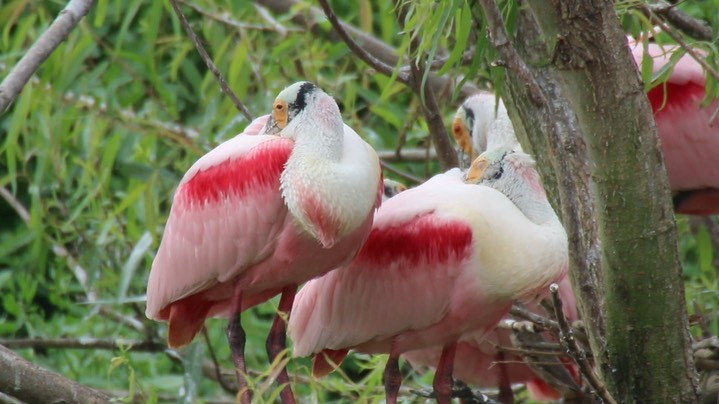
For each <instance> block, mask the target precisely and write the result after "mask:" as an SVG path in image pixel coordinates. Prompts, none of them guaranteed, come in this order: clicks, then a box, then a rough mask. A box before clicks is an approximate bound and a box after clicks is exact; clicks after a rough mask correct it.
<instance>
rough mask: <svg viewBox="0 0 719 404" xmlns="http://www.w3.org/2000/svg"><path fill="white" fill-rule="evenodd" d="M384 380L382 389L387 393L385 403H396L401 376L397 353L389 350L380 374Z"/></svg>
mask: <svg viewBox="0 0 719 404" xmlns="http://www.w3.org/2000/svg"><path fill="white" fill-rule="evenodd" d="M382 381H383V382H384V391H385V394H386V395H387V400H386V402H387V404H397V395H398V394H399V386H400V384H401V383H402V377H401V376H400V374H399V354H398V353H396V352H394V349H391V350H390V353H389V358H388V359H387V365H385V367H384V374H383V375H382Z"/></svg>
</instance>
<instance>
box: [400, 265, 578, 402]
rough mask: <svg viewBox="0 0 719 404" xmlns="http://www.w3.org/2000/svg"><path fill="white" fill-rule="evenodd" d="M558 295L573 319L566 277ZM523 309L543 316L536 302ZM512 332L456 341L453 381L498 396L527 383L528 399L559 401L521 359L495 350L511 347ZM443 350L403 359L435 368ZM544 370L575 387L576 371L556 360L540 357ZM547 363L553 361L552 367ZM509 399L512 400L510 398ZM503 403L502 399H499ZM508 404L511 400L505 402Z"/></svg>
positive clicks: (427, 350)
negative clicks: (492, 391)
mask: <svg viewBox="0 0 719 404" xmlns="http://www.w3.org/2000/svg"><path fill="white" fill-rule="evenodd" d="M558 284H559V293H560V296H561V298H562V302H563V306H562V308H563V310H564V314H565V316H567V318H568V319H569V320H570V321H574V320H576V319H577V318H578V317H577V309H576V303H575V300H574V293H573V292H572V287H571V284H570V283H569V278H568V276H566V275H565V276H564V277H562V279H561V280H560V281H559V282H558ZM525 306H526V308H527V309H528V310H530V311H531V312H534V313H536V314H539V315H544V314H545V313H544V311H543V310H542V309H541V308H540V307H539V305H538V304H537V301H536V300H535V299H531V300H530V301H528V302H526V304H525ZM512 332H513V331H510V330H506V329H495V330H493V331H492V332H491V333H489V334H487V335H483V334H482V333H469V334H465V335H463V336H462V337H461V339H460V340H459V342H457V353H456V358H455V360H454V368H453V370H452V374H453V376H454V377H455V378H457V379H459V380H461V381H463V382H465V383H467V384H470V385H473V386H476V387H479V388H499V389H500V396H501V393H502V392H503V391H509V392H510V394H511V386H512V385H514V384H526V385H527V389H528V390H529V393H530V396H531V397H532V398H533V399H535V400H539V401H553V400H559V399H560V398H561V397H562V394H561V393H560V392H559V391H557V390H556V389H554V388H552V387H551V386H550V385H549V384H547V383H546V382H545V381H544V380H543V379H542V378H540V377H539V376H538V375H537V374H535V372H534V370H533V369H532V368H530V367H529V366H528V365H527V364H525V363H524V361H523V358H522V357H521V356H519V355H516V354H513V353H506V352H501V351H500V350H499V349H498V347H510V348H511V347H513V345H514V344H513V343H512ZM441 353H442V347H439V346H437V347H431V348H424V349H418V350H414V351H410V352H407V353H405V354H404V357H405V359H407V361H409V363H410V364H412V367H415V368H423V367H429V368H434V367H435V366H436V365H437V363H438V362H439V358H440V356H441ZM542 362H543V364H544V365H548V366H544V369H547V371H549V372H552V374H551V375H550V376H551V377H552V378H554V379H558V380H559V381H561V385H562V386H557V387H562V388H564V389H567V390H571V388H573V387H577V386H576V380H575V378H576V370H575V369H573V368H569V369H568V368H567V367H566V365H565V364H563V363H562V362H561V361H559V359H556V358H551V357H543V358H542ZM548 362H555V363H554V365H555V366H551V364H550V363H548ZM510 398H511V397H510ZM500 401H502V402H505V401H504V400H500ZM507 401H509V402H511V401H512V400H511V399H510V400H507Z"/></svg>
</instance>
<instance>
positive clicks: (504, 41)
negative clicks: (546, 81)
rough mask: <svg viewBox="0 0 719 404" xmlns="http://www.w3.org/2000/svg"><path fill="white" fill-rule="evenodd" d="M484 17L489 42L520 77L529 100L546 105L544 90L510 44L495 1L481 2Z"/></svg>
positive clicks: (485, 0) (539, 105) (538, 104)
mask: <svg viewBox="0 0 719 404" xmlns="http://www.w3.org/2000/svg"><path fill="white" fill-rule="evenodd" d="M479 3H480V5H481V6H482V9H484V15H485V17H486V18H487V27H488V28H489V31H490V35H489V38H490V39H489V40H490V41H491V42H492V45H493V46H494V47H495V48H496V49H497V52H499V54H500V55H501V56H502V59H503V61H504V63H505V64H506V65H507V67H509V69H510V70H511V71H512V73H514V74H516V75H517V76H519V77H520V78H521V79H522V81H523V82H524V85H525V86H526V87H527V90H528V92H529V98H530V99H531V100H532V102H533V103H534V104H535V105H536V106H538V107H541V106H543V105H545V104H546V101H545V99H544V95H543V92H542V89H541V88H540V87H539V84H538V83H537V81H536V80H535V79H534V77H533V76H532V73H530V71H529V69H528V68H527V65H526V64H525V63H524V61H523V60H522V58H520V57H519V54H518V53H517V50H516V49H515V48H514V47H513V46H512V43H511V42H509V37H508V35H507V30H506V29H505V28H504V19H503V18H502V14H501V13H500V11H499V7H497V3H496V2H495V0H479Z"/></svg>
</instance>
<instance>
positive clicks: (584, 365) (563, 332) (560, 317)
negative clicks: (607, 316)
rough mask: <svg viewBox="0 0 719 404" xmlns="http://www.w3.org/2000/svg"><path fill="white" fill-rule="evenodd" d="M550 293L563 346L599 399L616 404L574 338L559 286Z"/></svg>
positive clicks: (551, 289) (609, 403)
mask: <svg viewBox="0 0 719 404" xmlns="http://www.w3.org/2000/svg"><path fill="white" fill-rule="evenodd" d="M549 292H550V293H551V295H552V303H553V304H554V314H555V315H556V316H557V323H558V324H559V337H560V339H561V341H562V344H563V345H564V347H565V348H566V349H567V351H568V352H569V355H570V356H572V358H573V359H574V362H575V363H576V364H577V366H579V370H580V371H581V372H582V374H583V375H584V377H585V378H586V379H587V381H588V382H589V384H590V385H591V386H592V388H593V389H594V391H596V392H597V394H598V395H599V397H600V398H601V399H602V400H603V401H604V402H605V403H607V404H616V401H615V400H614V398H613V397H612V396H611V394H609V391H608V390H607V388H606V386H604V383H603V382H602V381H601V380H599V377H597V375H596V374H595V373H594V370H593V369H592V367H591V366H590V365H589V361H588V360H587V354H586V352H584V349H582V348H581V347H580V346H579V344H578V343H577V340H576V339H575V338H574V334H573V332H572V329H571V328H570V327H569V324H568V323H567V318H566V317H564V311H562V298H561V297H559V286H558V285H557V284H556V283H553V284H552V285H551V286H549Z"/></svg>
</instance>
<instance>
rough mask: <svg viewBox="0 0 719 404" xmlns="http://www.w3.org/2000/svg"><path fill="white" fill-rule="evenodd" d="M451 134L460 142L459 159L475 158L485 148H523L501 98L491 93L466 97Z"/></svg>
mask: <svg viewBox="0 0 719 404" xmlns="http://www.w3.org/2000/svg"><path fill="white" fill-rule="evenodd" d="M490 132H491V133H493V134H492V135H490ZM452 136H454V139H455V140H456V141H457V145H458V146H459V156H458V157H459V158H460V161H466V160H467V159H469V161H472V160H474V159H475V158H477V156H478V155H479V154H480V153H482V152H484V151H485V150H492V149H496V148H500V147H506V148H509V149H512V150H516V151H522V147H521V146H520V145H519V142H517V138H516V136H515V134H514V128H513V127H512V121H511V120H510V119H509V115H507V109H506V108H505V107H504V103H503V102H502V99H500V98H497V97H496V96H495V95H494V94H491V93H486V92H483V93H478V94H475V95H472V96H469V97H467V99H466V100H464V102H463V103H462V105H461V106H460V107H459V108H458V109H457V113H456V114H455V115H454V119H453V120H452Z"/></svg>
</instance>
